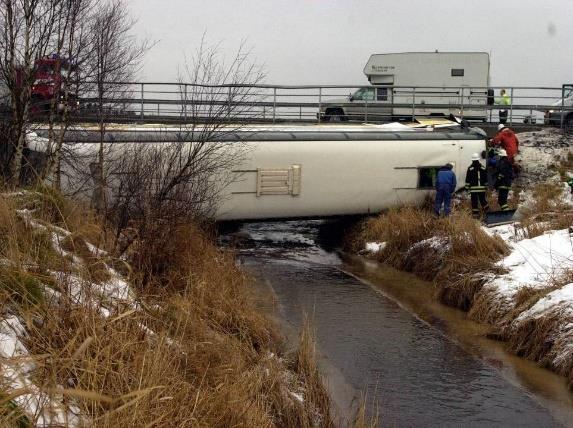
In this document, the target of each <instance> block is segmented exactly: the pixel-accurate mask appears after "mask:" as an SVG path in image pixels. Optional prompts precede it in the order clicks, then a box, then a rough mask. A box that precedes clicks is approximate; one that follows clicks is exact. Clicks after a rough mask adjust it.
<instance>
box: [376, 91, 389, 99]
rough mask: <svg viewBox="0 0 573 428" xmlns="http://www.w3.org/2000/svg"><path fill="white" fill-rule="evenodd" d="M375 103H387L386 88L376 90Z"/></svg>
mask: <svg viewBox="0 0 573 428" xmlns="http://www.w3.org/2000/svg"><path fill="white" fill-rule="evenodd" d="M376 100H377V101H388V88H378V92H377V94H376Z"/></svg>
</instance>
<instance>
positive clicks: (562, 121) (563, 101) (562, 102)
mask: <svg viewBox="0 0 573 428" xmlns="http://www.w3.org/2000/svg"><path fill="white" fill-rule="evenodd" d="M564 110H565V89H564V88H563V87H561V114H560V116H561V120H560V121H559V128H560V129H563V123H564V120H565V117H564V116H565V111H564Z"/></svg>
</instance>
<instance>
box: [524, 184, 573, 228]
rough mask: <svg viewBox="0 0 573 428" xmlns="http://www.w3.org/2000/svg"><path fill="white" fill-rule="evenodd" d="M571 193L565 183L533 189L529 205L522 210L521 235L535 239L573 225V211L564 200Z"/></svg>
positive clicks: (542, 185)
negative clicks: (548, 232) (566, 194)
mask: <svg viewBox="0 0 573 428" xmlns="http://www.w3.org/2000/svg"><path fill="white" fill-rule="evenodd" d="M566 191H569V189H568V188H566V186H565V185H564V183H561V182H559V183H554V182H548V183H539V184H537V185H536V186H535V187H534V188H533V189H532V193H531V197H530V198H529V200H528V201H527V204H526V205H525V206H524V207H522V208H521V209H520V212H521V215H522V218H521V221H520V223H521V224H520V228H521V235H522V236H523V237H524V238H534V237H536V236H539V235H542V234H543V233H545V232H546V231H548V230H557V229H565V228H568V227H570V226H571V225H573V210H572V209H571V207H570V206H569V205H568V204H567V203H566V202H565V201H564V200H563V197H562V196H563V192H566Z"/></svg>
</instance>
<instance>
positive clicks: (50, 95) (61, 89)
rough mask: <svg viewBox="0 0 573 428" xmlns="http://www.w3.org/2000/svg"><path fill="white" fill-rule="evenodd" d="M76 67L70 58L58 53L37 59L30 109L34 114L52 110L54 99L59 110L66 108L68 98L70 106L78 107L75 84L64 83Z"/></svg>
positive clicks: (72, 107)
mask: <svg viewBox="0 0 573 428" xmlns="http://www.w3.org/2000/svg"><path fill="white" fill-rule="evenodd" d="M75 68H76V66H75V65H74V64H73V63H72V62H71V61H70V60H69V59H66V58H63V57H61V56H59V55H58V54H52V55H49V56H46V57H44V58H40V59H37V60H36V62H35V64H34V83H33V85H32V93H31V98H32V102H31V109H30V110H31V112H32V113H33V114H41V113H46V112H48V111H50V109H51V107H52V102H53V101H54V100H55V102H56V104H55V106H56V109H57V111H58V112H61V111H63V110H64V107H65V105H66V100H67V105H68V107H69V108H71V109H76V108H77V107H78V100H77V93H76V90H75V89H76V87H75V85H73V84H72V85H70V84H68V85H67V88H66V87H65V84H64V82H65V79H66V78H67V75H68V72H70V71H72V72H73V71H74V70H75ZM66 92H67V94H66ZM66 95H67V96H66Z"/></svg>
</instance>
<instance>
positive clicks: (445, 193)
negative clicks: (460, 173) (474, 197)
mask: <svg viewBox="0 0 573 428" xmlns="http://www.w3.org/2000/svg"><path fill="white" fill-rule="evenodd" d="M453 168H454V165H453V164H452V163H447V164H446V165H444V166H443V167H441V168H440V169H439V170H438V176H437V177H436V203H435V204H434V212H435V213H436V215H437V216H439V215H440V211H441V210H442V205H443V206H444V215H445V216H446V217H447V216H449V215H450V212H451V208H450V205H451V203H452V194H453V193H454V192H455V191H456V185H457V181H456V174H455V173H454V171H452V170H453Z"/></svg>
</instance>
